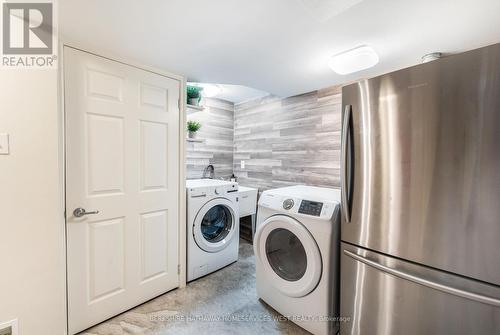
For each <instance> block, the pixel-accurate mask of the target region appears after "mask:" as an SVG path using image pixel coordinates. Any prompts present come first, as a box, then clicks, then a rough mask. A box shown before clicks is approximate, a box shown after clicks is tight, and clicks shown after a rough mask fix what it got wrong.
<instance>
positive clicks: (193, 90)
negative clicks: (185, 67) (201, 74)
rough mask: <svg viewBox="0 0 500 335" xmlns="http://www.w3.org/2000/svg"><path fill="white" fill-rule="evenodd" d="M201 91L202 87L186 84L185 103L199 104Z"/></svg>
mask: <svg viewBox="0 0 500 335" xmlns="http://www.w3.org/2000/svg"><path fill="white" fill-rule="evenodd" d="M201 91H203V87H198V86H188V87H187V103H188V104H189V105H193V106H199V105H200V100H201Z"/></svg>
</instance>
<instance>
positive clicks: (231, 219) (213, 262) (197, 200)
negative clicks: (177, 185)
mask: <svg viewBox="0 0 500 335" xmlns="http://www.w3.org/2000/svg"><path fill="white" fill-rule="evenodd" d="M186 189H187V280H188V281H192V280H194V279H197V278H199V277H202V276H204V275H207V274H209V273H211V272H214V271H216V270H218V269H220V268H222V267H224V266H226V265H229V264H231V263H233V262H235V261H237V260H238V248H239V215H238V184H237V183H235V182H229V181H222V180H216V179H194V180H187V181H186Z"/></svg>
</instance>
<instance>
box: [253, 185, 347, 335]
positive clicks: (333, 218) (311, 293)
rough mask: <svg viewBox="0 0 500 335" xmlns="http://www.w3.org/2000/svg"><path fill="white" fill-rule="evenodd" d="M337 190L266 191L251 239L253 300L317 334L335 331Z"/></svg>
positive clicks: (336, 314) (296, 187)
mask: <svg viewBox="0 0 500 335" xmlns="http://www.w3.org/2000/svg"><path fill="white" fill-rule="evenodd" d="M339 203H340V191H339V190H334V189H326V188H319V187H310V186H292V187H284V188H280V189H274V190H268V191H265V192H263V193H262V195H261V197H260V199H259V207H258V212H257V231H256V234H255V238H254V252H255V256H256V276H257V295H258V296H259V297H260V298H261V299H262V300H263V301H265V302H266V303H267V304H268V305H270V306H271V307H273V308H274V309H275V310H276V311H278V312H279V313H280V314H282V315H284V316H286V317H287V318H289V319H290V320H291V321H293V322H295V323H296V324H298V325H299V326H301V327H302V328H304V329H306V330H308V331H310V332H311V333H313V334H318V335H330V334H335V332H336V331H337V329H338V324H337V322H336V319H335V318H336V317H337V316H338V285H339V283H338V279H339V273H338V268H339V264H338V257H339V248H340V239H339V238H340V236H339V233H340V230H339V229H340V228H339V227H340V222H339V217H340V216H339V211H340V206H339Z"/></svg>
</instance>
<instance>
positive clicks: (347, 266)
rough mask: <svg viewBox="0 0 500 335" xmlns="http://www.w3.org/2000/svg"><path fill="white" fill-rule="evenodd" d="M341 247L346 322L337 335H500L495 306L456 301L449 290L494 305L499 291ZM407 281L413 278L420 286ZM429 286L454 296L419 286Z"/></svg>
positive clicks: (499, 312) (499, 316) (462, 299)
mask: <svg viewBox="0 0 500 335" xmlns="http://www.w3.org/2000/svg"><path fill="white" fill-rule="evenodd" d="M341 248H342V250H343V252H342V255H341V269H342V270H341V277H342V278H341V289H340V292H341V305H340V308H341V313H340V315H341V316H342V317H350V318H351V319H350V321H349V322H341V323H340V334H353V335H357V334H370V335H400V334H405V335H421V334H428V335H432V334H436V335H438V334H439V335H442V334H454V335H461V334H463V335H470V334H474V335H491V334H500V309H499V308H498V307H495V306H493V305H490V304H488V303H481V302H478V301H476V300H474V299H469V298H468V297H463V296H458V295H456V294H454V293H456V291H453V290H459V291H462V292H467V293H468V294H471V295H474V296H484V297H492V298H494V299H496V300H498V299H500V288H499V287H497V286H494V285H490V284H486V283H482V282H479V281H476V280H472V279H467V278H464V277H461V276H457V275H453V274H450V273H446V272H443V271H439V270H434V269H431V268H428V267H424V266H421V265H417V264H414V263H410V262H406V261H402V260H399V259H397V258H393V257H388V256H385V255H382V254H379V253H376V252H371V251H368V250H365V249H362V248H357V247H354V246H352V245H349V244H346V243H342V244H341ZM346 251H347V253H346ZM348 253H350V254H351V255H358V256H359V259H360V260H361V259H362V260H368V261H369V262H370V264H368V263H367V262H366V261H360V260H358V259H357V258H353V257H350V255H349V254H348ZM374 264H376V265H377V266H373V265H374ZM387 269H389V271H391V272H392V273H388V271H386V270H387ZM401 274H405V276H407V278H402V276H401ZM410 278H418V279H419V280H421V281H422V284H421V283H417V282H416V281H415V280H411V279H410ZM431 282H432V283H435V284H438V285H439V287H441V288H447V289H449V290H452V291H453V292H454V293H453V294H450V293H448V292H445V290H442V289H436V288H432V287H429V286H428V285H425V284H423V283H426V284H427V283H431Z"/></svg>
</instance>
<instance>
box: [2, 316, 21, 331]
mask: <svg viewBox="0 0 500 335" xmlns="http://www.w3.org/2000/svg"><path fill="white" fill-rule="evenodd" d="M17 329H18V328H17V319H15V320H11V321H8V322H5V323H0V335H18V330H17Z"/></svg>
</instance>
